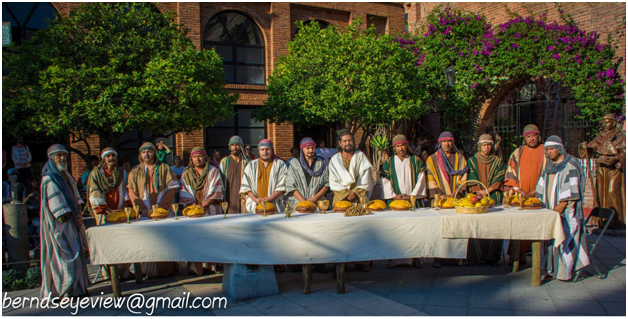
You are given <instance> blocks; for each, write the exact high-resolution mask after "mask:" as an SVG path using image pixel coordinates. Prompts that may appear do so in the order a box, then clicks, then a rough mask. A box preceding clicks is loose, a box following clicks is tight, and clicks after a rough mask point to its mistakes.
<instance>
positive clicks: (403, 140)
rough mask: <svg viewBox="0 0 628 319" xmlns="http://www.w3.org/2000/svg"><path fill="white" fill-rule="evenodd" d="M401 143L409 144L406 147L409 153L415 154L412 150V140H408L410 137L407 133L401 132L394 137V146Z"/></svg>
mask: <svg viewBox="0 0 628 319" xmlns="http://www.w3.org/2000/svg"><path fill="white" fill-rule="evenodd" d="M399 144H406V145H407V147H406V149H407V150H408V153H410V154H414V151H413V150H412V147H410V142H408V139H407V138H406V136H405V135H403V134H399V135H397V136H395V137H393V143H392V145H393V148H394V147H395V146H397V145H399ZM395 153H396V152H395Z"/></svg>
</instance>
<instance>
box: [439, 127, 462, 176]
mask: <svg viewBox="0 0 628 319" xmlns="http://www.w3.org/2000/svg"><path fill="white" fill-rule="evenodd" d="M444 141H451V142H452V144H453V142H454V141H455V140H454V135H453V134H451V132H447V131H444V132H443V133H441V134H440V136H439V137H438V144H437V145H436V152H438V157H439V158H438V164H439V166H441V167H442V168H444V169H445V172H447V174H449V175H464V174H466V173H467V172H469V166H465V167H464V168H463V169H461V170H459V171H457V170H455V169H454V168H453V167H452V166H451V164H449V160H447V155H445V152H443V149H442V148H441V143H442V142H444ZM452 150H453V151H454V152H456V153H460V152H458V148H456V144H453V145H452Z"/></svg>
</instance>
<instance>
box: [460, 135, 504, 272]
mask: <svg viewBox="0 0 628 319" xmlns="http://www.w3.org/2000/svg"><path fill="white" fill-rule="evenodd" d="M493 144H494V142H493V138H492V137H491V135H490V134H482V135H481V136H480V139H479V140H478V152H477V153H475V155H473V156H472V157H471V158H469V159H468V160H467V165H468V166H469V181H479V182H480V183H482V184H484V185H485V186H486V187H487V188H488V193H490V198H488V193H487V190H485V189H484V187H482V186H481V185H479V184H477V183H469V185H470V187H469V191H470V192H473V193H475V194H477V195H482V196H486V197H487V199H486V200H487V201H490V200H491V199H492V200H494V201H495V205H501V204H502V200H503V193H504V175H505V174H506V166H505V165H504V163H503V162H502V160H501V158H500V157H499V156H497V155H495V150H494V148H493ZM482 201H484V198H482ZM476 243H477V245H476ZM476 246H479V247H476ZM478 249H479V250H480V255H479V256H478V254H477V250H478ZM501 252H502V240H501V239H471V240H469V246H468V249H467V260H468V262H469V266H475V265H477V264H478V263H479V261H480V260H486V261H487V262H488V264H489V265H491V266H493V267H499V259H500V258H501Z"/></svg>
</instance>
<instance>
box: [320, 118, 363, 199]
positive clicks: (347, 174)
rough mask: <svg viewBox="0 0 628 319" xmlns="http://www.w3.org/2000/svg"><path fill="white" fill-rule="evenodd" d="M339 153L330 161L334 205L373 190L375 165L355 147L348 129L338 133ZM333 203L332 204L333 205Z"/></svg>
mask: <svg viewBox="0 0 628 319" xmlns="http://www.w3.org/2000/svg"><path fill="white" fill-rule="evenodd" d="M338 150H339V151H338V153H337V154H336V155H334V156H333V157H332V158H331V160H330V161H329V188H330V189H331V190H332V191H333V192H334V200H333V205H335V204H336V203H337V202H339V201H342V200H348V201H351V202H355V201H358V200H359V198H360V197H364V198H365V199H366V200H367V201H368V197H369V195H370V193H371V191H372V190H373V166H372V165H371V163H370V162H369V160H368V158H367V157H366V155H364V153H362V152H361V151H358V150H356V149H355V141H354V139H353V135H352V134H351V132H349V131H348V130H344V131H341V132H340V133H339V134H338ZM333 205H332V206H333Z"/></svg>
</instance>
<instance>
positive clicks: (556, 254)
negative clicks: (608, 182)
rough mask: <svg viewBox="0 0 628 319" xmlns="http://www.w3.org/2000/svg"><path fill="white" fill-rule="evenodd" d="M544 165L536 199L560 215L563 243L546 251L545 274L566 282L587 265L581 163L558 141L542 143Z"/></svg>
mask: <svg viewBox="0 0 628 319" xmlns="http://www.w3.org/2000/svg"><path fill="white" fill-rule="evenodd" d="M545 153H546V154H547V158H548V161H547V164H546V165H545V168H544V169H543V173H542V174H541V178H539V182H538V184H537V185H536V197H539V198H542V200H543V205H544V206H545V208H548V209H552V210H554V211H555V212H557V213H558V214H560V220H561V222H562V224H563V230H564V231H565V240H564V241H563V242H562V243H554V245H550V247H548V256H547V271H548V273H549V274H550V276H552V277H554V278H556V279H558V280H562V281H568V280H570V279H571V277H572V275H573V273H574V272H575V271H578V270H580V269H582V268H584V267H586V266H587V265H588V264H589V255H588V252H587V241H586V235H587V234H586V231H585V229H584V210H583V199H584V187H585V181H584V172H583V170H582V167H581V166H580V163H578V161H577V160H576V159H575V158H574V157H572V156H571V155H569V154H567V153H566V152H565V148H564V146H563V141H562V140H561V139H560V137H558V136H556V135H552V136H550V137H549V138H547V140H546V141H545Z"/></svg>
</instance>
